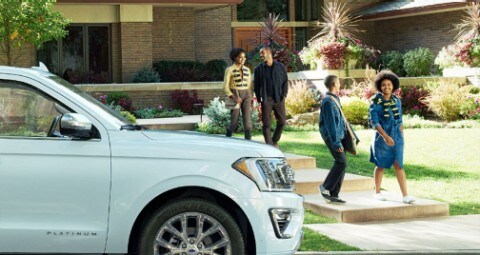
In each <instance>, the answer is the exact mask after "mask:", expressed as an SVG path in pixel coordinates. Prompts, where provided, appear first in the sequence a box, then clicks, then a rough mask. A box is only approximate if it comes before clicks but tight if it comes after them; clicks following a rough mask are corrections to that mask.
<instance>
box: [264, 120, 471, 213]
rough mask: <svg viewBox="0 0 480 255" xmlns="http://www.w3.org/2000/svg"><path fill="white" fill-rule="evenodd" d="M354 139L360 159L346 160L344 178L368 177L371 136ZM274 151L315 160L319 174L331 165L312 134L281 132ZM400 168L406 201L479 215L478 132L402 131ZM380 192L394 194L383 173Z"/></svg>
mask: <svg viewBox="0 0 480 255" xmlns="http://www.w3.org/2000/svg"><path fill="white" fill-rule="evenodd" d="M357 134H358V136H359V138H360V141H361V142H360V144H359V151H360V153H359V155H358V156H356V157H355V156H350V155H349V156H348V164H349V166H348V168H347V172H348V173H353V174H358V175H363V176H372V173H373V168H374V165H373V164H372V163H370V162H369V158H370V152H369V145H370V140H371V136H372V134H373V131H372V130H358V131H357ZM256 138H257V137H256ZM261 138H262V137H261V136H259V137H258V139H261ZM280 148H281V149H282V151H284V152H288V153H295V154H300V155H306V156H312V157H315V158H316V160H317V167H319V168H326V169H329V168H330V167H331V165H332V158H331V155H330V153H329V152H328V149H327V148H326V146H325V144H324V142H323V140H322V138H321V136H320V134H319V133H318V132H315V131H311V132H298V131H297V132H293V131H289V132H284V135H283V136H282V139H281V140H280ZM404 166H405V171H406V174H407V185H408V189H409V193H410V194H411V195H414V196H417V197H423V198H429V199H434V200H438V201H444V202H447V203H449V204H450V214H451V215H464V214H480V129H406V130H405V154H404ZM382 186H383V188H384V189H387V190H391V191H395V192H400V189H399V187H398V183H397V181H396V179H395V173H394V170H393V169H391V170H386V172H385V177H384V181H383V185H382Z"/></svg>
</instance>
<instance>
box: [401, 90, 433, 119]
mask: <svg viewBox="0 0 480 255" xmlns="http://www.w3.org/2000/svg"><path fill="white" fill-rule="evenodd" d="M428 95H429V91H428V90H425V89H423V88H419V87H408V88H405V89H403V90H402V110H403V113H404V114H410V115H419V116H425V115H427V114H428V113H429V109H428V106H427V104H426V103H425V101H424V99H425V98H426V97H427V96H428Z"/></svg>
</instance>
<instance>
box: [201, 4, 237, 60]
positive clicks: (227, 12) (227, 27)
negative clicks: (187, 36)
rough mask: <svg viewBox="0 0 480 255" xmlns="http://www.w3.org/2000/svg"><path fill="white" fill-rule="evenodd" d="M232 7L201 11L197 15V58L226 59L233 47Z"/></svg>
mask: <svg viewBox="0 0 480 255" xmlns="http://www.w3.org/2000/svg"><path fill="white" fill-rule="evenodd" d="M231 16H232V13H231V8H230V7H224V8H217V9H213V10H206V11H199V12H196V15H195V37H196V40H195V46H196V59H197V60H198V61H201V62H206V61H208V60H211V59H224V60H225V61H227V63H230V60H229V57H228V54H229V51H230V49H231V48H232V29H231Z"/></svg>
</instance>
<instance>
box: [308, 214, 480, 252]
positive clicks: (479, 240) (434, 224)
mask: <svg viewBox="0 0 480 255" xmlns="http://www.w3.org/2000/svg"><path fill="white" fill-rule="evenodd" d="M305 227H307V228H309V229H312V230H314V231H317V232H319V233H321V234H323V235H326V236H328V237H330V238H332V239H335V240H337V241H340V242H342V243H345V244H347V245H350V246H354V247H357V248H359V249H362V250H369V251H429V252H438V251H448V250H457V252H459V253H461V251H476V252H477V254H480V215H478V214H477V215H462V216H446V217H434V218H418V219H409V220H395V221H382V222H368V223H332V224H312V225H305Z"/></svg>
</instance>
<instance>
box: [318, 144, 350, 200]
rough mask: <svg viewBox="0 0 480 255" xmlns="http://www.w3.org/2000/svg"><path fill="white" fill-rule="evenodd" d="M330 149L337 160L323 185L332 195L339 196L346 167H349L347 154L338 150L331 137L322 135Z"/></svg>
mask: <svg viewBox="0 0 480 255" xmlns="http://www.w3.org/2000/svg"><path fill="white" fill-rule="evenodd" d="M322 138H323V140H324V141H325V144H326V145H327V147H328V149H329V150H330V154H332V156H333V159H334V160H335V162H334V163H333V166H332V168H331V169H330V172H328V175H327V178H326V179H325V181H324V182H323V187H324V188H325V189H327V190H329V191H330V196H332V197H337V196H338V193H340V188H341V187H342V183H343V177H344V176H345V169H346V168H347V156H346V155H345V151H344V152H338V151H337V150H336V149H335V148H334V147H333V145H332V142H331V141H330V139H328V138H325V137H322Z"/></svg>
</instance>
